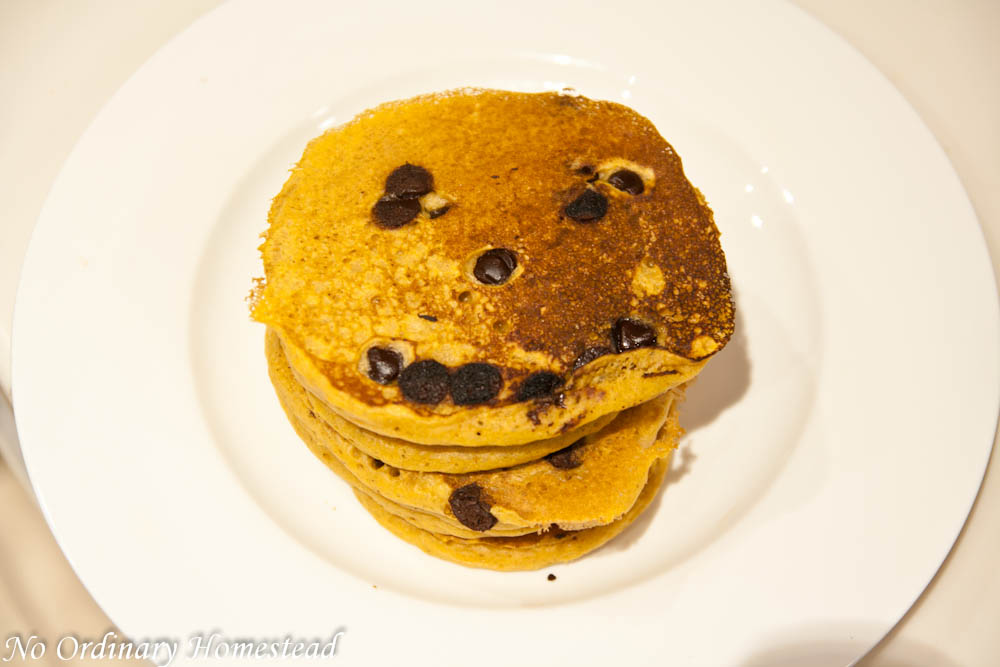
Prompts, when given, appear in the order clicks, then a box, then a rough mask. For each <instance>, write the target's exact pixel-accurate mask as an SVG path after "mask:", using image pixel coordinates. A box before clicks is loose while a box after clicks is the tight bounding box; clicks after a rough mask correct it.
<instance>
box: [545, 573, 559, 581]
mask: <svg viewBox="0 0 1000 667" xmlns="http://www.w3.org/2000/svg"><path fill="white" fill-rule="evenodd" d="M545 578H546V579H548V580H549V581H555V580H556V575H554V574H550V575H549V576H547V577H545Z"/></svg>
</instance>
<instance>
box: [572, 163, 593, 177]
mask: <svg viewBox="0 0 1000 667" xmlns="http://www.w3.org/2000/svg"><path fill="white" fill-rule="evenodd" d="M576 173H578V174H583V175H584V176H590V175H591V174H593V173H594V168H593V167H592V166H590V165H589V164H585V165H582V166H579V167H577V168H576Z"/></svg>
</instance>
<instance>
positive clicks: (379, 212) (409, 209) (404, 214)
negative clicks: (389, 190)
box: [372, 195, 420, 229]
mask: <svg viewBox="0 0 1000 667" xmlns="http://www.w3.org/2000/svg"><path fill="white" fill-rule="evenodd" d="M419 214H420V202H419V201H417V200H416V199H397V198H395V197H393V196H392V195H386V196H384V197H382V198H381V199H379V200H378V201H377V202H375V206H373V207H372V215H374V216H375V223H376V224H377V225H378V226H379V227H384V228H385V229H397V228H399V227H402V226H403V225H405V224H406V223H408V222H410V221H412V220H413V219H414V218H415V217H417V216H418V215H419Z"/></svg>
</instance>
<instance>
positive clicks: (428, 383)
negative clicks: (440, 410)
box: [399, 359, 448, 404]
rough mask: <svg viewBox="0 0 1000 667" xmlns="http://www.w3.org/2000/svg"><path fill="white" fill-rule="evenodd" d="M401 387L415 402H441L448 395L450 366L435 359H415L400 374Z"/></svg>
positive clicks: (407, 397)
mask: <svg viewBox="0 0 1000 667" xmlns="http://www.w3.org/2000/svg"><path fill="white" fill-rule="evenodd" d="M399 389H400V391H402V392H403V396H404V397H405V398H406V399H407V400H410V401H413V402H414V403H428V404H434V403H440V402H441V401H443V400H444V397H445V396H447V395H448V367H447V366H445V365H444V364H441V363H438V362H437V361H434V360H433V359H426V360H424V361H415V362H414V363H412V364H410V365H409V366H407V367H406V368H404V369H403V372H402V373H400V374H399Z"/></svg>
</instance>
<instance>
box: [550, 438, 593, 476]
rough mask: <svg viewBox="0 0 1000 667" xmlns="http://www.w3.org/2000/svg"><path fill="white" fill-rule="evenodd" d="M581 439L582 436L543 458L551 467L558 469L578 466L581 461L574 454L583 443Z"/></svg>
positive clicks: (569, 468)
mask: <svg viewBox="0 0 1000 667" xmlns="http://www.w3.org/2000/svg"><path fill="white" fill-rule="evenodd" d="M583 440H584V439H583V438H580V439H579V440H577V441H576V442H574V443H573V444H572V445H570V446H569V447H563V448H562V449H560V450H559V451H558V452H552V453H551V454H549V455H548V456H546V457H545V460H546V461H548V462H549V463H551V464H552V467H553V468H559V469H560V470H572V469H573V468H579V467H580V464H582V463H583V461H581V460H580V458H579V457H578V456H577V455H576V451H577V449H579V448H580V445H582V444H583Z"/></svg>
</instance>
